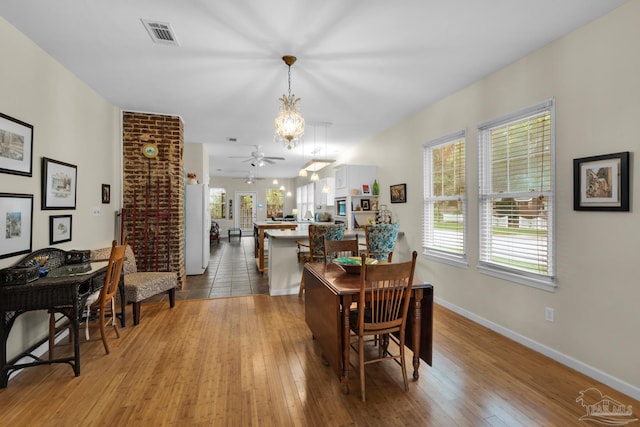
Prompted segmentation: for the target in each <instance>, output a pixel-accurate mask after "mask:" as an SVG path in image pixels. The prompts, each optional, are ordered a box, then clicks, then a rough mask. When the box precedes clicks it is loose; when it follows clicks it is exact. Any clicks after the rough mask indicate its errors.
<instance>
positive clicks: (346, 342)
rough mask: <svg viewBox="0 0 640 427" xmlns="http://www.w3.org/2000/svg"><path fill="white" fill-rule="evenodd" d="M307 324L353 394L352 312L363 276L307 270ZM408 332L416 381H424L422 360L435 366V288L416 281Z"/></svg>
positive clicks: (327, 267)
mask: <svg viewBox="0 0 640 427" xmlns="http://www.w3.org/2000/svg"><path fill="white" fill-rule="evenodd" d="M303 274H304V281H305V321H306V323H307V325H308V326H309V329H310V330H311V333H312V335H313V338H314V340H315V341H316V342H317V343H318V345H319V346H320V349H321V350H322V356H323V357H324V359H325V360H326V361H327V362H328V363H329V365H330V366H331V367H332V368H333V370H334V371H335V372H336V374H337V375H338V377H339V378H340V381H341V384H342V390H343V392H344V393H345V394H346V393H349V367H350V364H349V357H350V348H351V345H350V340H351V336H350V335H351V334H350V328H349V311H350V307H351V304H352V303H353V302H355V301H357V299H358V295H359V292H360V275H359V274H349V273H347V272H345V271H344V270H343V269H342V268H341V267H340V266H339V265H337V264H334V263H324V262H316V263H307V264H305V266H304V272H303ZM411 293H412V295H411V303H410V306H409V313H408V318H407V327H406V331H405V343H406V345H407V347H409V348H410V349H411V350H412V351H413V378H414V379H415V380H417V379H418V378H419V377H420V373H419V369H420V359H422V360H424V361H425V362H426V363H427V364H428V365H429V366H431V363H432V361H431V357H432V345H433V286H432V285H431V284H429V283H427V282H424V281H421V280H418V279H414V282H413V285H412V288H411Z"/></svg>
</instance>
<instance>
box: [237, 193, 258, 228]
mask: <svg viewBox="0 0 640 427" xmlns="http://www.w3.org/2000/svg"><path fill="white" fill-rule="evenodd" d="M256 200H257V193H256V192H255V191H236V210H237V215H235V220H234V227H237V228H240V229H241V230H242V232H243V233H247V235H248V236H250V235H252V234H253V223H254V222H255V221H256Z"/></svg>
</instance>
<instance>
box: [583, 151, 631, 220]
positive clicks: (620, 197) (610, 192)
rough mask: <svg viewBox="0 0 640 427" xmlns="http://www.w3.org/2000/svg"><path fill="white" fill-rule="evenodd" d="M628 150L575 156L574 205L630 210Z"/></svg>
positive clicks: (594, 209) (618, 210)
mask: <svg viewBox="0 0 640 427" xmlns="http://www.w3.org/2000/svg"><path fill="white" fill-rule="evenodd" d="M629 158H630V154H629V152H628V151H623V152H620V153H613V154H604V155H600V156H591V157H582V158H579V159H574V160H573V209H574V210H576V211H617V212H629Z"/></svg>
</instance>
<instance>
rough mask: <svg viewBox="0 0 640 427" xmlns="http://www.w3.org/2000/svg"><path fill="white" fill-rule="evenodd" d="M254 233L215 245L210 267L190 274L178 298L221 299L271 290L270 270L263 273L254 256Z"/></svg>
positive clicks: (178, 292)
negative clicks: (198, 272)
mask: <svg viewBox="0 0 640 427" xmlns="http://www.w3.org/2000/svg"><path fill="white" fill-rule="evenodd" d="M253 245H254V240H253V236H244V237H242V238H241V239H238V238H232V239H231V242H229V241H228V240H227V239H224V238H222V237H221V238H220V240H218V242H213V243H212V244H211V258H210V260H209V267H208V268H207V269H206V270H205V272H204V274H201V275H197V276H187V281H186V283H185V285H184V286H183V288H182V289H179V290H178V291H176V299H179V300H185V299H199V298H219V297H229V296H239V295H251V294H268V293H269V276H268V275H267V274H268V273H264V274H260V272H259V271H258V269H257V268H256V262H255V259H254V257H253Z"/></svg>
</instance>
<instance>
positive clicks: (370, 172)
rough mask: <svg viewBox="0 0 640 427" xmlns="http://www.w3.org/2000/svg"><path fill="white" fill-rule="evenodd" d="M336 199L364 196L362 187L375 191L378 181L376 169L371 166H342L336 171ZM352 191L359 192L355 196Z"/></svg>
mask: <svg viewBox="0 0 640 427" xmlns="http://www.w3.org/2000/svg"><path fill="white" fill-rule="evenodd" d="M334 176H335V197H347V196H353V195H359V194H362V186H363V185H368V186H369V191H372V189H373V181H374V180H375V179H376V167H375V166H369V165H342V166H339V167H337V168H336V169H335V174H334ZM352 190H354V191H357V194H353V193H352Z"/></svg>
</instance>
